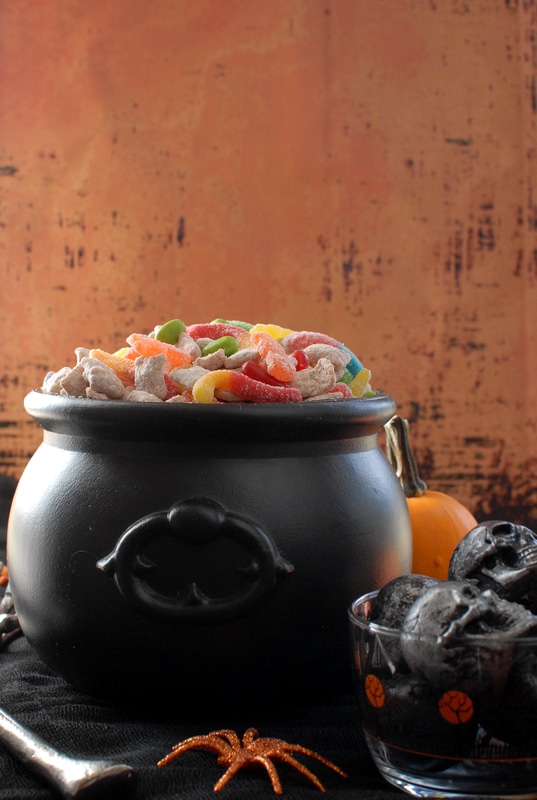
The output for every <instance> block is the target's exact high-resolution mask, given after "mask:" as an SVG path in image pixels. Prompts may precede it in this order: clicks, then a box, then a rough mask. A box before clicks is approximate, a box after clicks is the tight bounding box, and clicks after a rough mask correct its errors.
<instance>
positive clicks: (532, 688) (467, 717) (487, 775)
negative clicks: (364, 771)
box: [349, 592, 537, 799]
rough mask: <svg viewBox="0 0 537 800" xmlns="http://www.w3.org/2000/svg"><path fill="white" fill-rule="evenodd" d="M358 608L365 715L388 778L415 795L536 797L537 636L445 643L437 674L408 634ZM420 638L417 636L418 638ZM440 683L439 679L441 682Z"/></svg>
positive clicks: (363, 602) (353, 626) (353, 620)
mask: <svg viewBox="0 0 537 800" xmlns="http://www.w3.org/2000/svg"><path fill="white" fill-rule="evenodd" d="M376 594H377V592H371V593H369V594H367V595H364V596H363V597H360V598H358V599H357V600H355V601H354V602H353V603H352V605H351V607H350V609H349V617H350V630H351V639H352V652H353V656H354V675H355V687H356V693H357V698H358V707H359V714H360V722H361V725H362V729H363V732H364V736H365V739H366V742H367V746H368V748H369V751H370V753H371V755H372V757H373V760H374V762H375V764H376V766H377V768H378V770H379V771H380V773H381V775H382V776H383V777H384V778H385V779H386V780H387V781H388V782H389V783H391V784H393V785H395V786H397V787H399V788H400V789H403V790H404V791H406V792H408V793H409V794H411V795H413V796H414V797H424V798H463V797H465V798H477V797H480V798H487V797H490V798H528V799H529V798H537V637H535V638H530V637H525V638H518V639H512V640H511V641H510V642H509V644H506V640H505V638H504V639H503V640H502V639H501V638H500V637H496V636H495V635H492V636H483V635H481V636H472V637H466V638H459V639H458V640H451V641H450V643H449V650H448V645H445V644H444V645H443V644H442V643H441V641H440V640H438V639H437V640H434V641H432V640H430V641H426V639H425V637H421V638H419V639H418V637H417V636H416V635H413V634H405V637H407V642H406V645H408V644H409V643H410V646H416V645H417V646H422V645H423V644H425V645H426V647H428V648H431V649H429V652H431V653H434V647H435V646H436V647H437V648H438V647H443V648H444V649H443V651H442V652H440V653H439V658H440V662H439V663H444V664H449V665H450V669H447V670H439V676H438V680H432V679H431V672H430V671H428V674H429V679H427V678H425V676H424V675H423V674H422V673H421V672H417V671H414V672H413V671H411V670H410V668H409V667H408V666H407V662H406V660H405V658H404V656H403V653H402V648H401V633H400V632H399V631H398V630H393V629H390V628H384V627H382V626H381V625H377V624H375V623H374V622H370V615H371V609H372V602H373V601H374V598H375V597H376ZM413 637H414V639H415V641H412V638H413ZM433 684H434V685H433Z"/></svg>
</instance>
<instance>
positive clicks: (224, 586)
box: [7, 391, 411, 709]
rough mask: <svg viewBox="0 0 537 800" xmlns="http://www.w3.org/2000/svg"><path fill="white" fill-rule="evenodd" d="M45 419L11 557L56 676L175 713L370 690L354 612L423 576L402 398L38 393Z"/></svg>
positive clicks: (35, 634)
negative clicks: (396, 459) (260, 400)
mask: <svg viewBox="0 0 537 800" xmlns="http://www.w3.org/2000/svg"><path fill="white" fill-rule="evenodd" d="M25 408H26V410H27V412H28V413H29V414H30V415H31V416H32V417H33V418H34V420H36V422H38V423H39V425H40V426H41V427H42V428H43V430H44V435H43V443H42V444H41V445H40V447H39V448H38V450H37V451H36V453H35V454H34V456H33V457H32V458H31V460H30V462H29V463H28V466H27V467H26V469H25V471H24V473H23V475H22V477H21V480H20V482H19V485H18V488H17V491H16V494H15V498H14V501H13V505H12V509H11V513H10V518H9V523H8V543H7V548H8V556H7V557H8V565H9V574H10V585H11V590H12V594H13V599H14V602H15V608H16V611H17V614H18V616H19V620H20V623H21V626H22V628H23V631H24V633H25V634H26V636H27V638H28V640H29V642H30V643H31V645H32V646H33V648H34V649H35V651H36V652H37V653H38V654H39V655H40V656H41V658H42V659H43V660H44V661H45V662H46V663H47V664H48V665H49V666H50V667H51V668H53V669H54V670H55V671H56V672H57V673H59V674H60V675H61V676H63V677H64V678H65V679H67V680H68V681H69V682H71V683H72V684H73V685H74V686H75V687H78V688H79V689H82V690H83V691H86V692H90V693H92V694H94V695H98V696H103V697H106V698H110V699H112V700H114V701H116V702H127V703H131V702H133V701H134V702H136V703H137V704H140V703H142V704H145V703H146V702H147V703H148V704H153V705H154V706H158V707H160V708H170V707H174V706H175V707H177V706H179V707H181V708H183V709H185V708H187V707H189V706H198V707H199V706H200V705H202V706H206V707H209V706H212V707H214V706H215V704H216V705H222V706H225V705H227V704H230V705H233V706H237V705H245V704H248V705H249V706H251V704H252V703H253V704H265V703H275V702H277V703H282V702H289V701H290V700H297V701H299V700H302V699H304V698H308V697H313V696H314V697H316V698H318V697H320V696H327V697H328V696H332V695H337V694H340V693H344V692H346V691H348V690H350V688H351V682H352V678H351V667H350V654H349V649H350V648H349V643H348V633H347V608H348V606H349V605H350V603H351V601H352V600H353V599H354V598H356V597H358V596H359V595H361V594H364V593H366V592H369V591H371V590H373V589H376V588H379V587H380V586H381V585H383V584H384V583H386V582H387V581H388V580H390V579H391V578H394V577H395V576H397V575H399V574H402V573H405V572H409V571H410V566H411V529H410V521H409V517H408V511H407V505H406V500H405V497H404V495H403V492H402V490H401V487H400V485H399V481H398V479H397V478H396V476H395V474H394V471H393V469H392V467H391V466H390V464H389V463H388V460H387V459H386V457H385V455H384V453H383V451H382V449H381V448H380V447H379V437H378V434H379V431H380V430H381V427H382V426H383V425H384V424H385V423H386V422H387V421H388V419H389V418H390V417H391V416H392V415H393V413H394V411H395V403H394V401H393V399H392V398H391V397H390V396H389V395H386V394H383V393H377V395H375V396H374V397H371V398H367V399H360V400H345V401H330V402H304V403H293V404H291V403H289V404H267V405H255V404H246V403H237V404H227V405H224V404H218V405H205V406H202V405H195V404H180V405H176V404H154V403H128V402H114V401H100V400H86V399H77V398H68V397H59V396H52V395H47V394H44V393H41V392H39V391H35V392H31V393H30V394H29V395H28V396H27V397H26V399H25Z"/></svg>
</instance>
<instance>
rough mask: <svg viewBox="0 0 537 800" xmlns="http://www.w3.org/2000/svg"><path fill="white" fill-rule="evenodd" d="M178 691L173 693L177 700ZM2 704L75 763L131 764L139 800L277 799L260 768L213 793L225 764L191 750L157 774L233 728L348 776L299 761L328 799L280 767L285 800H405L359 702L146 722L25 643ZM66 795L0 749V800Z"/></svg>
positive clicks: (9, 658)
mask: <svg viewBox="0 0 537 800" xmlns="http://www.w3.org/2000/svg"><path fill="white" fill-rule="evenodd" d="M173 688H174V687H173V686H170V692H173ZM0 705H1V706H2V707H3V709H4V710H5V711H7V712H8V714H10V715H11V716H13V717H14V718H16V719H17V721H19V722H20V723H22V724H23V725H25V726H26V727H27V728H30V729H31V730H33V731H34V732H35V733H37V734H38V735H39V736H41V737H42V738H43V739H45V740H46V741H47V742H48V743H49V744H51V745H52V746H54V747H56V748H58V749H60V750H62V751H63V752H65V753H67V754H69V755H71V756H77V757H84V758H109V759H113V760H115V761H116V760H117V761H118V762H119V763H127V764H130V765H131V766H132V767H133V768H134V770H135V772H136V784H135V787H134V792H133V795H132V796H133V798H134V800H165V798H166V800H168V798H169V799H170V800H171V799H172V798H174V799H175V800H209V798H218V797H221V798H222V800H226V798H229V799H230V800H231V798H232V799H233V800H240V798H249V800H258V798H259V800H263V799H266V798H274V797H276V796H277V795H275V794H274V792H273V790H272V787H271V784H270V781H269V778H268V776H267V774H266V772H265V771H264V770H263V769H262V768H261V769H259V768H258V769H255V770H243V771H241V772H239V773H238V774H237V775H236V776H235V777H234V778H233V779H232V781H231V782H230V783H229V784H228V785H227V786H226V787H224V788H223V789H222V790H221V792H220V793H218V794H215V793H214V791H213V786H214V784H215V783H216V781H217V780H218V778H219V777H220V776H221V775H222V774H223V771H224V769H225V768H224V767H222V766H220V765H218V763H217V761H216V755H214V754H213V753H209V752H208V751H205V750H194V751H189V752H187V753H185V754H183V755H182V756H180V757H179V758H177V759H176V760H175V761H174V762H173V763H171V764H169V765H168V766H166V767H163V768H158V767H157V766H156V762H157V761H158V760H159V759H160V758H162V757H163V756H164V755H165V754H166V753H168V752H169V751H170V750H171V748H172V746H173V744H175V743H176V742H178V741H180V740H182V739H184V738H186V737H187V736H192V735H197V734H205V733H208V732H209V731H212V730H217V729H219V728H232V729H234V730H236V731H237V733H239V734H240V735H242V733H243V732H244V730H245V729H246V728H248V727H254V728H257V729H258V730H259V734H260V736H274V737H278V738H281V739H285V740H286V741H288V742H292V743H297V744H301V745H303V746H305V747H309V748H311V749H313V750H315V751H317V752H319V753H320V754H322V755H323V756H325V757H326V758H328V759H330V760H331V761H333V762H334V763H336V764H337V765H338V766H340V767H341V769H343V770H344V771H345V772H346V773H347V774H348V777H347V778H342V777H341V776H339V775H337V774H336V773H333V772H331V771H330V770H328V769H327V768H326V767H325V766H323V765H322V764H319V763H318V762H316V761H314V760H312V759H308V758H306V757H304V756H299V757H298V758H299V760H302V761H303V763H305V764H306V765H307V766H308V767H309V768H311V769H312V771H313V772H314V774H316V775H317V776H318V778H319V779H320V780H321V782H322V783H323V784H324V786H325V789H326V792H325V794H322V793H321V792H320V791H319V790H318V789H317V788H316V787H315V786H313V785H312V784H310V783H309V781H307V779H306V778H305V777H303V776H302V775H300V774H299V773H298V772H295V771H294V770H293V769H292V768H291V767H289V766H287V765H279V766H278V772H279V774H280V778H281V780H282V785H283V792H284V794H283V796H284V797H287V798H290V799H291V800H308V799H309V798H313V797H315V796H318V797H328V798H334V799H335V800H350V798H353V800H354V799H355V798H361V799H363V800H394V798H395V800H397V798H398V797H403V796H404V795H403V793H402V792H400V791H399V790H397V789H395V788H393V787H391V786H390V785H389V784H388V783H386V782H385V781H384V780H383V779H382V778H381V777H380V775H379V774H378V773H377V771H376V769H375V767H374V765H373V763H372V761H371V759H370V756H369V754H368V753H367V750H366V747H365V743H364V741H363V739H362V737H361V733H360V731H359V727H358V724H357V716H356V714H357V712H356V708H355V705H354V700H353V698H352V697H339V698H336V699H333V700H330V701H329V702H324V703H322V704H320V705H318V706H314V705H312V706H307V707H297V708H290V707H285V708H274V709H271V710H270V711H267V710H264V711H263V712H262V713H259V712H253V713H252V714H251V715H248V714H245V712H241V714H240V715H236V716H233V718H231V716H230V714H229V713H227V714H226V715H225V716H222V717H219V716H218V715H217V714H215V715H214V716H213V717H212V718H207V717H206V716H201V715H200V718H199V719H195V718H191V719H188V720H186V719H185V720H181V719H179V718H178V719H177V720H176V719H175V718H173V719H166V720H163V719H159V718H157V717H155V718H147V717H146V716H142V715H138V714H137V713H136V709H128V710H125V709H120V708H114V707H111V706H110V705H107V704H106V703H103V702H102V701H99V700H98V699H96V698H93V697H89V696H87V695H84V694H81V693H79V692H78V691H76V690H75V689H73V688H72V687H71V686H69V685H68V684H67V683H66V682H65V681H64V680H63V679H61V678H59V677H58V676H57V675H55V674H54V673H53V672H52V671H51V670H49V669H48V668H47V667H46V666H45V665H44V664H43V663H42V661H41V660H40V659H39V658H38V657H37V656H36V655H35V654H34V653H33V651H32V650H31V648H30V646H29V645H28V642H27V641H26V639H24V637H20V638H18V639H15V640H14V641H11V642H10V643H9V644H8V645H7V647H6V648H5V649H4V650H2V651H1V652H0ZM58 796H59V795H58V794H57V793H55V792H54V791H52V790H51V789H50V788H48V787H47V786H46V784H45V783H43V781H42V780H41V779H40V778H39V777H37V776H34V775H33V774H32V773H31V772H29V771H28V769H27V768H26V767H25V766H22V765H21V764H20V763H19V762H18V761H17V760H16V759H15V758H14V757H13V756H12V755H11V754H10V753H9V752H8V751H7V750H5V749H4V748H3V747H2V746H1V744H0V800H54V798H57V797H58ZM111 800H113V798H111Z"/></svg>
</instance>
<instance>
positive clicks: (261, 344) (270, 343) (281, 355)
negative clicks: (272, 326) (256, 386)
mask: <svg viewBox="0 0 537 800" xmlns="http://www.w3.org/2000/svg"><path fill="white" fill-rule="evenodd" d="M250 340H251V341H252V342H253V343H254V344H255V346H256V347H257V350H258V352H259V355H260V356H261V357H262V358H264V359H265V361H266V364H267V372H268V374H269V375H272V377H273V378H278V380H279V381H290V380H292V379H293V377H294V375H295V373H296V368H295V362H294V361H292V360H291V357H290V356H288V355H287V353H286V352H285V350H284V349H283V347H282V346H281V344H280V343H279V342H278V341H276V339H273V337H272V336H271V335H270V334H269V333H264V332H263V331H255V332H254V331H253V330H252V331H250Z"/></svg>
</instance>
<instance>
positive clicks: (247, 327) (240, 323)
mask: <svg viewBox="0 0 537 800" xmlns="http://www.w3.org/2000/svg"><path fill="white" fill-rule="evenodd" d="M215 322H225V324H226V325H236V326H237V327H239V328H244V330H245V331H249V330H251V329H252V328H253V325H252V323H251V322H243V321H242V320H240V319H222V317H218V318H217V319H213V323H215Z"/></svg>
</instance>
